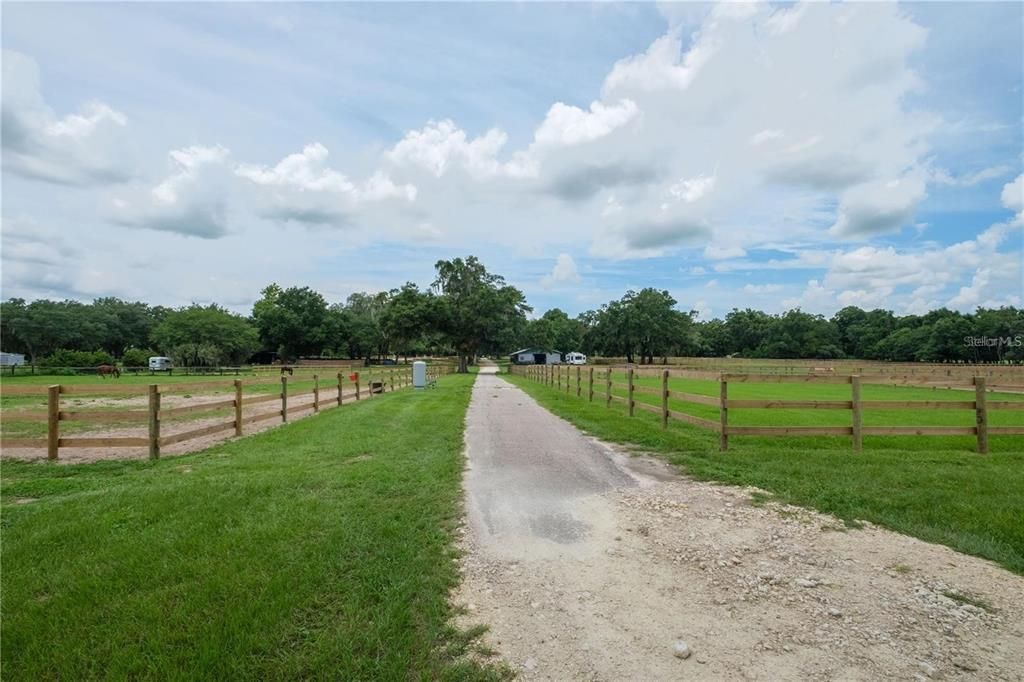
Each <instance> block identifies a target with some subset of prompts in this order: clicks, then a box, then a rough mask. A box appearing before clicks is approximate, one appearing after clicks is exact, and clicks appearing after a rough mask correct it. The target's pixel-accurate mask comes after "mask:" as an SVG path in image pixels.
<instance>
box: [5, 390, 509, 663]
mask: <svg viewBox="0 0 1024 682" xmlns="http://www.w3.org/2000/svg"><path fill="white" fill-rule="evenodd" d="M471 382H472V378H471V377H465V376H462V377H458V376H451V377H444V378H442V379H441V381H440V382H439V387H438V388H437V389H436V390H431V391H423V392H412V391H404V392H399V393H394V394H392V395H388V396H384V397H382V398H380V399H375V400H372V401H363V402H362V403H359V404H355V405H351V406H349V407H346V408H345V409H341V410H331V411H328V412H325V413H323V414H321V415H319V416H317V417H314V418H309V419H303V420H301V421H299V422H296V423H294V424H290V425H287V426H283V427H281V428H277V429H274V430H272V431H269V432H266V433H263V434H260V435H256V436H252V437H249V438H245V439H240V440H236V441H233V442H230V443H225V444H222V445H219V446H216V447H214V448H211V449H209V450H206V451H204V452H201V453H197V454H193V455H187V456H182V457H175V458H168V459H163V460H160V461H157V462H148V461H147V462H135V461H132V462H103V463H97V464H88V465H67V466H65V465H46V464H28V463H18V462H4V463H3V466H2V470H0V496H2V511H3V514H2V527H3V546H2V561H3V575H2V579H0V586H2V592H3V602H2V637H3V651H2V661H3V670H4V677H5V678H6V679H11V680H39V679H69V680H70V679H76V680H77V679H88V678H108V679H144V678H149V679H154V678H159V679H211V680H212V679H346V680H370V679H374V680H376V679H430V680H434V679H491V678H495V677H498V676H499V673H500V671H497V670H491V669H486V668H481V667H479V666H476V665H473V664H470V663H466V662H465V659H464V658H462V657H460V654H461V653H462V652H463V651H464V650H465V648H466V647H467V646H469V642H470V635H471V634H472V633H460V632H457V631H455V630H453V629H452V628H451V627H450V626H449V625H448V623H449V618H450V616H451V615H452V613H451V609H450V607H449V605H448V603H447V593H448V590H449V589H450V588H451V587H452V586H453V585H454V584H455V583H456V581H457V577H458V576H457V570H456V566H455V563H454V560H453V559H454V555H453V549H452V544H451V543H452V530H453V526H454V524H455V523H456V522H457V520H458V518H459V514H460V508H461V487H460V479H461V471H462V466H463V464H462V454H461V451H462V431H463V419H464V413H465V410H466V406H467V404H468V401H469V394H470V385H471Z"/></svg>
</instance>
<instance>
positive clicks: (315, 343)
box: [0, 256, 1024, 371]
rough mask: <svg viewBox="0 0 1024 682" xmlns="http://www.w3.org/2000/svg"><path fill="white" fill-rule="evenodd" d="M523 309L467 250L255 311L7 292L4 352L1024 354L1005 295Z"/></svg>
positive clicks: (1022, 325)
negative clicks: (822, 308) (343, 290)
mask: <svg viewBox="0 0 1024 682" xmlns="http://www.w3.org/2000/svg"><path fill="white" fill-rule="evenodd" d="M530 312H532V311H531V308H530V307H529V306H528V305H527V304H526V299H525V296H524V295H523V293H522V292H521V291H520V290H519V289H517V288H515V287H513V286H511V285H509V284H507V283H506V282H505V280H504V279H503V278H502V277H501V276H500V275H496V274H494V273H491V272H488V271H487V269H486V267H484V265H483V264H482V263H481V262H480V261H479V260H477V259H476V258H475V257H473V256H469V257H467V258H465V259H462V258H455V259H453V260H450V261H446V260H442V261H438V262H437V263H436V265H435V279H434V281H433V282H432V283H431V284H430V286H429V287H427V288H420V287H418V286H417V285H416V284H413V283H411V282H410V283H406V284H405V285H404V286H402V287H400V288H396V289H391V290H389V291H383V292H377V293H365V292H361V293H355V294H352V295H351V296H349V297H348V298H347V299H346V300H345V301H338V302H333V303H331V302H328V301H327V300H326V299H325V298H324V296H323V295H322V294H320V293H319V292H317V291H314V290H313V289H311V288H309V287H288V288H284V287H281V286H279V285H277V284H270V285H268V286H267V287H265V288H264V289H263V291H262V292H261V295H260V298H259V300H257V301H256V303H255V304H254V305H253V308H252V311H251V313H250V314H249V315H238V314H235V313H232V312H230V311H228V310H226V309H225V308H222V307H220V306H218V305H216V304H211V305H198V304H193V305H189V306H184V307H181V308H167V307H164V306H158V305H157V306H151V305H148V304H146V303H143V302H129V301H123V300H120V299H117V298H98V299H96V300H94V301H93V302H92V303H81V302H78V301H71V300H66V301H50V300H45V299H40V300H36V301H31V302H26V301H24V300H22V299H17V298H12V299H9V300H7V301H5V302H3V303H0V338H2V342H3V350H4V351H7V352H15V353H25V354H26V355H28V356H29V357H30V358H31V360H32V361H33V362H35V363H37V364H42V365H51V366H60V367H74V366H95V365H97V364H102V363H105V362H113V361H115V360H116V361H119V362H121V363H122V364H123V365H125V366H129V367H132V366H139V367H143V366H145V365H146V363H147V362H148V358H149V357H150V356H151V355H167V356H170V357H171V358H172V359H173V360H174V361H175V363H176V364H178V365H179V366H216V365H238V364H243V363H246V362H249V361H250V360H252V359H253V357H254V355H255V354H256V353H258V352H261V351H262V354H261V355H262V357H260V359H262V360H264V361H267V360H269V359H270V358H278V359H280V360H281V361H283V362H291V361H294V360H296V359H297V358H300V357H333V358H352V359H360V360H366V361H369V360H371V359H374V358H378V359H380V358H385V357H394V356H406V357H408V356H414V355H457V356H458V357H459V359H460V370H462V371H464V370H465V368H466V366H467V364H468V363H469V362H471V360H472V358H474V357H475V356H476V355H478V354H487V355H503V354H505V353H509V352H511V351H512V350H515V349H516V348H520V347H538V348H544V349H549V350H560V351H562V352H568V351H582V352H584V353H586V354H588V355H592V356H594V355H599V356H608V357H624V358H626V360H627V361H629V362H640V363H654V362H656V361H657V360H656V359H662V358H666V357H669V356H697V357H725V356H735V357H748V358H793V359H798V358H806V359H811V358H815V359H823V360H827V359H834V358H859V359H865V360H892V361H903V362H914V361H928V362H993V361H1014V362H1019V361H1024V311H1021V310H1019V309H1017V308H1013V307H1003V308H979V309H978V310H976V311H975V312H974V313H969V314H966V313H960V312H956V311H951V310H947V309H944V308H943V309H939V310H934V311H931V312H928V313H926V314H924V315H903V316H899V315H896V314H894V313H893V312H891V311H888V310H870V311H867V310H862V309H861V308H858V307H855V306H848V307H846V308H843V309H842V310H839V311H838V312H837V313H835V314H834V315H833V316H832V317H830V318H826V317H824V316H822V315H814V314H811V313H807V312H804V311H802V310H799V309H795V310H789V311H787V312H784V313H781V314H769V313H765V312H762V311H759V310H752V309H749V308H748V309H744V310H740V309H734V310H732V311H731V312H729V313H728V314H727V315H725V317H724V318H722V319H713V320H706V321H703V320H698V319H697V313H696V312H695V311H692V310H691V311H683V310H681V309H680V307H679V305H678V302H677V301H676V300H675V299H674V298H673V297H672V296H671V295H670V294H669V292H668V291H663V290H657V289H652V288H646V289H642V290H640V291H628V292H626V294H625V295H624V296H623V297H622V298H620V299H617V300H614V301H610V302H608V303H606V304H605V305H603V306H601V307H600V308H598V309H597V310H590V311H586V312H583V313H581V314H579V315H577V316H575V317H570V316H569V315H568V314H566V313H565V312H564V311H562V310H560V309H558V308H554V309H551V310H548V311H547V312H546V313H544V314H543V315H542V316H540V317H538V318H536V319H532V320H531V319H528V317H527V315H528V314H529V313H530Z"/></svg>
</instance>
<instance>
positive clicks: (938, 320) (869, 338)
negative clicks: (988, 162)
mask: <svg viewBox="0 0 1024 682" xmlns="http://www.w3.org/2000/svg"><path fill="white" fill-rule="evenodd" d="M523 345H524V346H536V347H543V348H549V349H555V350H561V351H563V352H565V351H569V350H579V351H582V352H583V353H586V354H587V355H599V356H608V357H624V358H626V360H627V362H640V363H653V362H654V361H655V358H656V357H658V358H662V359H664V358H666V357H670V356H677V357H678V356H685V357H743V358H779V359H821V360H829V359H840V358H856V359H861V360H889V361H897V362H1022V361H1024V310H1021V309H1018V308H1014V307H1010V306H1007V307H1001V308H978V309H977V310H976V311H975V312H974V313H961V312H958V311H954V310H948V309H946V308H940V309H938V310H932V311H930V312H928V313H926V314H924V315H902V316H901V315H896V314H895V313H893V312H892V311H890V310H881V309H877V310H863V309H861V308H858V307H857V306H847V307H845V308H842V309H841V310H839V311H838V312H836V313H835V314H834V315H833V316H832V317H830V318H829V317H825V316H823V315H815V314H811V313H808V312H805V311H802V310H800V309H794V310H788V311H786V312H784V313H781V314H775V315H773V314H769V313H765V312H762V311H760V310H752V309H750V308H747V309H743V310H740V309H733V310H732V311H730V312H729V313H728V314H727V315H725V317H724V318H722V319H717V318H716V319H712V320H706V321H701V320H697V312H696V311H692V310H691V311H688V312H683V311H681V310H679V309H678V307H677V302H676V300H675V299H674V298H673V297H672V296H671V295H670V294H669V292H667V291H658V290H656V289H643V290H641V291H639V292H636V291H628V292H626V294H625V296H623V297H622V298H621V299H619V300H616V301H611V302H609V303H607V304H605V305H603V306H601V307H600V308H599V309H597V310H590V311H587V312H584V313H581V314H579V315H577V316H576V317H575V318H571V317H569V315H567V314H566V313H565V312H563V311H561V310H559V309H557V308H555V309H552V310H549V311H547V312H546V313H544V315H542V316H541V317H539V318H537V319H535V320H531V321H530V322H529V323H528V324H527V326H526V330H525V332H524V336H523Z"/></svg>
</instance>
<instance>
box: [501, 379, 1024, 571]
mask: <svg viewBox="0 0 1024 682" xmlns="http://www.w3.org/2000/svg"><path fill="white" fill-rule="evenodd" d="M508 380H509V381H511V382H513V383H515V384H516V385H518V386H520V387H521V388H523V389H524V390H525V391H526V392H527V393H529V394H530V395H532V396H533V397H534V398H536V399H537V400H538V401H539V402H540V403H541V404H542V405H544V406H545V407H547V408H548V409H550V410H551V411H552V412H554V413H555V414H557V415H559V416H561V417H564V418H566V419H568V420H569V421H571V422H572V423H574V424H576V425H577V426H578V427H580V428H581V429H583V430H585V431H587V432H589V433H591V434H593V435H594V436H597V437H599V438H602V439H605V440H608V441H611V442H616V443H622V444H626V445H631V446H635V447H637V448H639V449H641V450H644V451H647V452H653V453H658V454H660V455H662V456H663V457H664V458H665V459H667V460H668V461H670V462H672V463H673V464H676V465H678V466H680V467H682V468H683V469H684V470H685V471H686V472H687V473H688V474H690V475H692V476H694V477H696V478H699V479H704V480H712V481H719V482H723V483H729V484H735V485H752V486H757V487H759V488H762V489H764V490H766V491H768V492H770V493H771V494H772V495H773V496H774V498H775V499H777V500H779V501H782V502H788V503H792V504H798V505H802V506H806V507H813V508H815V509H818V510H820V511H823V512H826V513H829V514H833V515H835V516H837V517H838V518H840V519H842V520H843V521H844V522H846V525H847V526H850V527H855V526H856V521H857V520H858V519H862V520H866V521H870V522H872V523H876V524H879V525H882V526H886V527H888V528H891V529H893V530H896V531H899V532H902V533H907V534H909V535H913V536H916V537H919V538H921V539H923V540H927V541H930V542H937V543H942V544H945V545H948V546H950V547H953V548H954V549H957V550H959V551H962V552H966V553H968V554H973V555H976V556H981V557H985V558H988V559H992V560H994V561H997V562H999V563H1001V564H1002V565H1003V566H1005V567H1006V568H1008V569H1010V570H1012V571H1015V572H1017V573H1021V574H1024V523H1022V522H1021V519H1024V437H1022V436H992V437H990V439H989V447H990V450H991V452H990V454H989V455H978V454H975V453H973V452H972V451H971V448H972V447H973V444H974V439H973V437H964V438H959V437H938V436H935V437H900V436H865V438H864V451H863V452H861V453H859V454H855V453H854V452H852V450H851V447H850V439H849V438H848V437H846V438H808V437H799V438H761V437H756V436H747V437H733V438H730V441H729V451H728V452H725V453H721V452H718V434H716V433H714V432H711V431H706V430H702V429H699V428H696V427H693V426H690V425H688V424H683V423H681V422H676V421H671V422H670V426H669V428H668V429H662V428H661V426H660V418H659V416H658V415H655V414H650V413H647V412H643V411H640V410H638V411H637V414H636V416H635V417H632V418H630V417H629V416H628V415H627V414H626V413H625V406H624V405H622V404H613V405H612V407H611V408H606V407H605V406H604V402H603V401H602V400H599V398H598V397H595V402H594V403H589V402H587V400H586V398H585V397H584V398H582V399H581V398H576V397H575V395H573V396H566V395H565V394H564V393H559V392H557V390H556V389H554V388H550V387H547V386H544V385H542V384H538V383H536V382H534V381H532V380H529V379H526V378H524V377H521V376H516V375H512V376H510V377H508ZM903 390H910V391H915V390H917V389H903ZM925 392H928V393H930V392H931V389H925ZM637 395H638V396H639V394H637ZM742 397H747V396H746V395H743V396H742ZM1017 397H1018V398H1019V396H1017ZM908 399H910V398H908ZM764 412H770V411H769V410H764ZM936 412H939V413H942V412H941V411H936ZM731 417H732V411H730V421H731ZM755 502H756V503H761V504H763V503H764V502H765V500H764V499H762V498H761V497H760V496H759V499H758V500H756V501H755Z"/></svg>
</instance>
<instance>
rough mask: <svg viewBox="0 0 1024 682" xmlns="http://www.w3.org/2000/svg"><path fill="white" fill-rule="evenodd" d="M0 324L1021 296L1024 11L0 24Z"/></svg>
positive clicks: (856, 6)
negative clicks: (300, 295)
mask: <svg viewBox="0 0 1024 682" xmlns="http://www.w3.org/2000/svg"><path fill="white" fill-rule="evenodd" d="M0 12H2V45H3V56H2V60H3V64H2V68H3V79H2V82H0V87H2V108H3V112H2V114H3V115H2V143H3V146H2V157H0V162H2V183H3V184H2V212H0V213H2V228H0V234H2V252H0V254H2V263H0V265H2V277H0V288H2V296H3V298H5V299H6V298H10V297H21V298H25V299H29V300H31V299H36V298H53V299H64V298H71V299H78V300H83V301H89V300H92V299H93V298H96V297H101V296H117V297H121V298H124V299H129V300H143V301H147V302H149V303H152V304H162V305H170V306H180V305H187V304H189V303H192V302H196V303H202V304H206V303H210V302H217V303H220V304H222V305H224V306H226V307H228V308H230V309H232V310H235V311H237V312H241V313H248V312H249V311H250V310H251V306H252V303H253V301H255V300H256V299H257V298H259V295H260V290H261V289H262V288H263V287H265V286H266V285H267V284H269V283H271V282H277V283H279V284H281V285H283V286H310V287H313V288H315V289H317V290H318V291H320V292H322V293H323V294H324V295H325V297H326V298H327V299H328V301H330V302H337V301H343V300H344V299H345V298H346V297H347V296H348V295H349V294H351V293H353V292H355V291H380V290H387V289H391V288H395V287H398V286H400V285H401V284H403V283H404V282H406V281H412V282H416V283H418V284H420V285H421V286H427V285H429V284H430V282H431V280H432V279H433V272H434V263H435V262H436V261H437V260H439V259H447V258H453V257H456V256H466V255H469V254H473V255H476V256H478V257H479V258H480V259H481V260H482V261H483V262H484V263H485V265H486V266H487V267H488V269H489V270H491V271H492V272H497V273H499V274H501V275H503V276H504V277H505V278H506V279H507V280H508V282H509V283H511V284H513V285H515V286H517V287H519V288H520V289H522V290H523V291H524V293H525V294H526V296H527V299H528V301H529V303H530V304H531V305H532V306H533V308H534V314H535V315H536V314H540V313H543V312H544V311H545V310H548V309H550V308H554V307H558V308H561V309H563V310H565V311H567V312H569V313H570V314H576V313H579V312H582V311H585V310H590V309H596V308H597V307H599V306H600V305H601V304H603V303H605V302H607V301H609V300H612V299H615V298H619V297H621V296H622V295H623V294H624V293H625V292H626V291H627V290H628V289H634V290H635V289H640V288H643V287H646V286H652V287H656V288H658V289H667V290H668V291H670V292H671V293H672V295H673V296H674V297H675V298H676V299H677V301H678V302H679V307H680V309H682V310H696V311H698V313H699V315H700V318H701V319H711V318H713V317H722V316H724V315H725V314H726V313H728V312H729V310H731V309H732V308H747V307H753V308H759V309H762V310H765V311H768V312H772V313H778V312H782V311H784V310H787V309H791V308H795V307H799V308H801V309H803V310H806V311H809V312H813V313H821V314H825V315H831V314H832V313H834V312H835V311H836V310H838V309H839V308H841V307H843V306H846V305H858V306H861V307H863V308H868V309H871V308H876V307H881V308H886V309H890V310H894V311H895V312H897V313H899V314H908V313H923V312H926V311H927V310H930V309H935V308H938V307H943V306H945V307H949V308H953V309H957V310H963V311H971V310H974V309H975V308H976V307H978V306H999V305H1016V306H1020V305H1021V303H1022V301H1021V299H1022V297H1024V267H1022V254H1024V237H1022V228H1024V212H1022V211H1024V207H1022V204H1024V175H1022V165H1024V135H1022V130H1024V110H1022V107H1024V91H1022V85H1024V82H1022V81H1024V66H1022V65H1024V45H1022V35H1024V32H1022V25H1024V4H1021V3H1017V2H1012V3H1010V2H1008V3H992V4H985V3H976V2H971V3H959V2H946V3H912V4H897V3H883V2H872V3H830V4H824V3H809V4H801V3H796V4H794V3H768V2H762V3H753V4H740V3H723V4H717V5H711V4H699V3H676V4H643V3H629V4H616V3H600V4H586V3H571V4H553V3H529V2H524V3H509V4H497V3H492V4H487V3H473V4H469V3H464V4H459V3H448V4H429V3H414V4H405V3H377V4H362V3H351V4H330V3H316V4H314V3H289V4H276V3H269V2H266V3H263V2H261V3H227V4H221V3H166V4H165V3H153V4H146V3H138V4H123V3H117V4H113V3H110V4H89V3H73V4H59V3H17V2H5V3H3V5H2V9H0Z"/></svg>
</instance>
